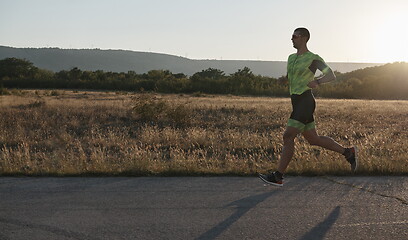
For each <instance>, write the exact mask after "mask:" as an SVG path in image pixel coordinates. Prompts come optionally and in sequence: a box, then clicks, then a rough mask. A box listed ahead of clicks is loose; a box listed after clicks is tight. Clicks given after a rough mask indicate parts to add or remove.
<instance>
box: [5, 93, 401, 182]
mask: <svg viewBox="0 0 408 240" xmlns="http://www.w3.org/2000/svg"><path fill="white" fill-rule="evenodd" d="M17 95H19V96H16V95H10V96H0V101H1V102H0V103H1V105H0V174H1V175H93V174H102V175H134V176H144V175H201V174H205V175H212V174H214V175H218V174H221V175H226V174H234V175H251V174H254V173H255V172H258V171H261V172H263V171H266V170H268V169H274V168H275V165H276V163H277V161H278V159H279V155H280V152H281V148H282V140H281V136H282V133H283V131H284V129H285V125H286V121H287V118H288V116H289V114H290V110H291V109H290V107H291V106H290V100H289V99H283V98H279V99H273V98H261V97H259V98H254V97H235V96H200V97H192V96H188V95H136V94H126V93H112V92H107V93H103V92H77V91H75V92H72V91H53V92H52V94H51V92H50V91H26V92H24V93H23V94H17ZM317 104H318V106H317V112H316V120H317V126H318V132H319V133H320V134H322V135H327V136H330V137H332V138H334V139H335V140H337V141H338V142H339V143H341V144H342V145H345V146H349V145H352V144H355V145H357V146H359V148H360V159H361V168H360V170H359V173H360V174H379V175H381V174H407V173H408V161H407V160H408V159H407V158H408V154H407V152H408V141H407V140H408V120H407V119H408V101H367V100H325V99H318V100H317ZM144 105H146V106H147V107H146V106H144ZM146 111H147V113H148V114H147V115H146V114H145V112H146ZM149 111H150V112H149ZM154 111H156V112H154ZM144 114H145V115H144ZM288 173H289V174H335V175H339V174H341V175H342V174H350V171H349V165H348V164H347V162H346V161H345V160H344V158H343V157H342V156H341V155H339V154H336V153H334V152H330V151H327V150H323V149H321V148H319V147H313V146H310V145H309V144H307V142H306V141H305V140H304V139H303V138H301V137H299V138H297V140H296V151H295V155H294V158H293V160H292V162H291V164H290V166H289V169H288Z"/></svg>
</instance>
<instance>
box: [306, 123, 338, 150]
mask: <svg viewBox="0 0 408 240" xmlns="http://www.w3.org/2000/svg"><path fill="white" fill-rule="evenodd" d="M302 135H303V137H304V138H305V139H306V140H307V141H308V142H309V143H310V144H311V145H315V146H320V147H323V148H326V149H328V150H332V151H335V152H338V153H340V154H343V153H344V150H345V148H344V147H343V146H341V145H340V144H339V143H337V142H336V141H334V140H333V139H332V138H330V137H326V136H319V135H318V134H317V132H316V129H311V130H308V131H305V132H303V133H302Z"/></svg>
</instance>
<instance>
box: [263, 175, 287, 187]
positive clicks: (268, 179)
mask: <svg viewBox="0 0 408 240" xmlns="http://www.w3.org/2000/svg"><path fill="white" fill-rule="evenodd" d="M258 177H259V178H260V179H261V180H262V181H264V182H265V183H267V184H270V185H274V186H278V187H282V186H283V178H280V179H278V177H276V175H275V172H271V173H269V174H261V173H258Z"/></svg>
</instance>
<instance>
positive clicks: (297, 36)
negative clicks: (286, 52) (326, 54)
mask: <svg viewBox="0 0 408 240" xmlns="http://www.w3.org/2000/svg"><path fill="white" fill-rule="evenodd" d="M300 37H302V35H297V34H293V35H292V39H298V38H300Z"/></svg>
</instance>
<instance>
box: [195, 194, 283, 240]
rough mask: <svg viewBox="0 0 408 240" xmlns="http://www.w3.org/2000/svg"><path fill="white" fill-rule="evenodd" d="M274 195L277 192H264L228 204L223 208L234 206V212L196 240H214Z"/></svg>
mask: <svg viewBox="0 0 408 240" xmlns="http://www.w3.org/2000/svg"><path fill="white" fill-rule="evenodd" d="M275 193H277V191H271V192H266V193H262V194H258V195H255V196H249V197H246V198H243V199H240V200H238V201H235V202H231V203H230V204H228V205H226V206H224V207H232V206H235V207H236V211H235V212H234V213H233V214H232V215H231V216H230V217H228V218H227V219H225V220H224V221H222V222H221V223H219V224H218V225H217V226H215V227H213V228H212V229H210V230H208V231H207V232H205V233H203V234H202V235H201V236H199V237H198V238H196V239H197V240H204V239H205V240H207V239H215V238H216V237H218V236H219V235H220V234H221V233H222V232H224V231H225V230H226V229H228V228H229V227H230V226H231V225H232V224H234V223H235V222H236V221H238V220H239V219H240V218H241V217H242V216H243V215H245V213H247V212H248V211H249V210H251V209H252V208H254V207H255V206H256V205H258V204H259V203H261V202H263V201H265V199H267V198H269V197H270V196H272V195H273V194H275Z"/></svg>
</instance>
